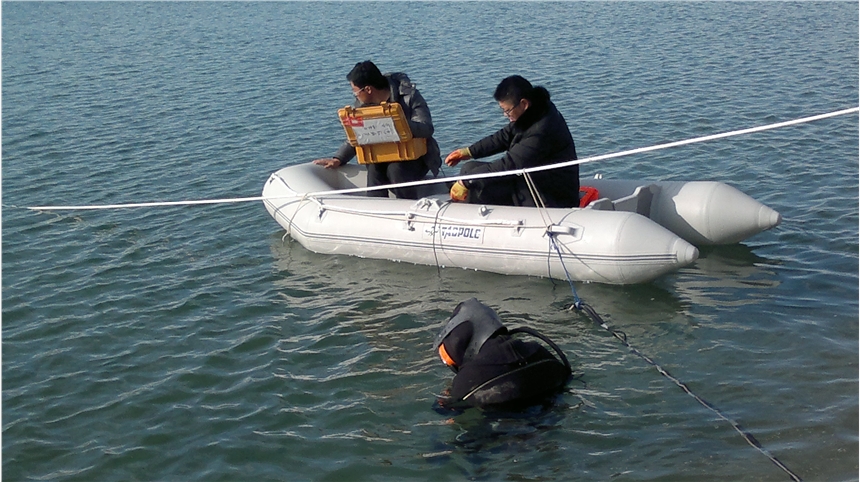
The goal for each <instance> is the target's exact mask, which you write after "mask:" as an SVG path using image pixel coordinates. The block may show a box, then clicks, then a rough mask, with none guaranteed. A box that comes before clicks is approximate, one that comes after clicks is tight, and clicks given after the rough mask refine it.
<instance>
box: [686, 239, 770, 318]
mask: <svg viewBox="0 0 860 482" xmlns="http://www.w3.org/2000/svg"><path fill="white" fill-rule="evenodd" d="M779 264H780V262H779V261H778V260H770V259H767V258H764V257H761V256H759V255H757V254H755V253H754V252H753V251H752V249H751V248H750V247H748V246H746V245H743V244H736V245H730V246H713V247H705V248H703V249H702V250H701V251H700V254H699V259H698V260H696V262H695V263H694V264H693V265H692V266H690V267H688V268H685V269H683V270H681V271H680V272H679V274H678V276H677V281H676V282H675V291H676V293H678V294H679V295H680V296H682V297H683V298H684V299H686V300H689V302H690V303H692V304H695V305H703V306H718V305H719V306H741V305H747V304H757V303H759V302H760V301H761V299H762V298H763V297H764V296H766V293H765V292H764V291H765V290H771V289H773V288H776V287H778V286H779V285H780V281H779V276H778V275H777V273H776V272H775V271H774V270H773V269H772V268H771V267H772V266H778V265H779Z"/></svg>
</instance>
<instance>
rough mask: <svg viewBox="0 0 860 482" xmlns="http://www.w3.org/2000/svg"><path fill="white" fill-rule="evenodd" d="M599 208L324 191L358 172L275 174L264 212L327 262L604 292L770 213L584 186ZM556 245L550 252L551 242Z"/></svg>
mask: <svg viewBox="0 0 860 482" xmlns="http://www.w3.org/2000/svg"><path fill="white" fill-rule="evenodd" d="M582 184H583V185H588V186H593V187H596V188H597V189H598V190H599V192H600V199H598V200H596V201H594V202H592V203H591V204H590V205H589V206H587V207H585V208H582V209H579V208H576V209H561V208H550V209H542V210H541V209H536V208H525V207H512V206H493V205H477V204H465V203H452V202H450V201H449V198H448V191H447V187H446V186H445V185H444V184H433V185H426V186H421V189H422V190H423V191H425V192H423V193H422V194H424V195H425V197H423V198H421V199H419V200H417V201H415V200H406V199H394V198H373V197H366V196H365V195H364V194H343V193H332V191H337V190H346V189H354V188H362V187H365V186H366V171H365V169H364V167H363V166H360V165H359V166H357V165H352V164H348V165H346V166H343V167H341V168H339V169H324V168H322V167H321V166H317V165H314V164H312V163H308V164H300V165H295V166H290V167H286V168H283V169H281V170H280V171H278V172H276V173H274V174H272V175H271V176H270V178H269V180H268V181H266V184H265V186H264V187H263V197H264V204H265V206H266V209H267V210H268V212H269V213H270V214H271V215H272V217H273V218H275V220H276V221H277V222H278V223H279V224H280V225H281V226H282V227H283V228H284V229H285V230H286V234H287V235H289V236H290V237H292V238H293V239H295V240H296V241H298V242H299V243H300V244H302V246H304V247H305V248H307V249H309V250H311V251H314V252H317V253H324V254H347V255H352V256H360V257H366V258H378V259H389V260H394V261H406V262H410V263H416V264H425V265H432V266H437V265H438V266H442V267H461V268H467V269H475V270H481V271H489V272H494V273H501V274H512V275H531V276H546V277H553V278H557V279H565V271H567V272H568V274H569V275H570V277H571V279H573V280H578V281H595V282H601V283H611V284H632V283H641V282H645V281H649V280H652V279H654V278H656V277H658V276H660V275H662V274H665V273H668V272H671V271H675V270H677V269H678V268H681V267H683V266H686V265H688V264H690V263H692V262H693V261H695V260H696V258H697V257H698V250H697V249H696V247H695V246H694V244H699V245H706V244H730V243H736V242H738V241H740V240H742V239H745V238H747V237H749V236H752V235H753V234H756V233H758V232H761V231H764V230H766V229H769V228H772V227H774V226H776V225H777V224H779V222H780V216H779V214H778V213H777V212H776V211H774V210H772V209H770V208H768V207H767V206H764V205H763V204H761V203H759V202H758V201H755V200H754V199H752V198H750V197H749V196H747V195H746V194H744V193H742V192H740V191H738V190H737V189H734V188H732V187H730V186H728V185H726V184H723V183H718V182H639V181H618V180H608V179H593V180H592V179H588V180H583V182H582ZM553 241H554V242H553Z"/></svg>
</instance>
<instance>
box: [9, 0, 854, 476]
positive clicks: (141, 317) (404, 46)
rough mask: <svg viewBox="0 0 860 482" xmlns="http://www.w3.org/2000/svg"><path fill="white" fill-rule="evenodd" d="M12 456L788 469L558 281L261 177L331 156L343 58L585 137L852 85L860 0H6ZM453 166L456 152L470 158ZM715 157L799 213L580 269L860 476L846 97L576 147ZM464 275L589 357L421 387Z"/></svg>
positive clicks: (632, 313) (714, 167)
mask: <svg viewBox="0 0 860 482" xmlns="http://www.w3.org/2000/svg"><path fill="white" fill-rule="evenodd" d="M2 52H3V57H2V87H3V92H2V101H3V103H2V106H3V110H2V128H3V130H2V144H3V145H2V200H3V210H2V291H3V296H2V329H3V330H2V336H3V340H2V341H3V343H2V361H3V372H2V383H3V385H2V387H3V399H2V427H3V428H2V458H3V470H2V475H3V479H4V480H9V481H34V480H52V481H75V480H80V481H95V480H98V481H110V480H123V481H126V480H177V481H178V480H182V481H186V480H201V481H204V480H205V481H219V480H254V481H261V480H273V481H274V480H332V481H341V480H391V481H402V480H437V481H438V480H466V479H469V480H487V481H495V480H560V481H561V480H564V481H568V480H610V479H612V480H661V481H675V480H715V481H716V480H721V481H736V480H763V481H770V480H789V477H788V474H787V473H786V472H784V471H782V470H781V469H780V468H779V467H777V466H776V465H774V464H773V463H771V461H770V460H768V458H767V457H765V456H764V455H763V454H762V453H760V452H758V451H757V450H755V449H754V448H753V447H751V446H750V445H749V444H747V442H746V441H745V440H744V439H743V438H742V437H741V436H740V435H739V434H738V433H737V432H736V431H735V430H734V429H733V428H732V426H731V425H730V424H729V423H727V422H726V421H724V420H722V419H720V418H719V417H718V416H716V414H715V413H713V412H711V411H709V410H707V409H706V408H704V407H703V406H702V405H700V404H699V403H697V402H696V401H695V400H694V399H693V398H691V397H690V396H688V395H687V394H685V393H684V392H683V391H682V390H680V389H679V388H678V387H677V386H676V385H674V384H673V383H672V382H671V381H670V380H668V379H667V378H665V377H663V376H661V375H660V374H659V373H658V372H657V371H656V370H655V369H654V368H653V367H651V366H650V365H648V364H647V363H645V362H644V361H643V360H642V359H641V358H639V357H637V356H636V355H634V354H633V353H631V352H630V351H629V350H628V349H627V348H626V347H624V346H623V345H622V344H621V343H620V342H619V341H618V340H617V339H615V338H613V337H612V336H611V335H610V334H609V333H607V332H606V331H605V330H603V329H601V328H600V327H598V326H596V325H595V324H594V323H592V322H591V321H590V320H589V319H588V318H587V317H586V316H584V315H583V314H581V313H574V312H570V311H567V310H566V309H565V308H566V306H567V305H569V304H570V302H571V291H570V289H569V288H568V287H567V286H566V285H565V284H563V283H558V282H555V283H554V282H552V281H550V280H547V279H539V278H527V277H505V276H499V275H492V274H486V273H477V272H471V271H464V270H454V269H441V270H437V269H436V268H435V267H427V266H412V265H409V264H402V263H392V262H386V261H375V260H365V259H359V258H351V257H339V256H321V255H316V254H313V253H310V252H308V251H307V250H305V249H304V248H302V247H301V246H299V245H298V244H296V243H291V242H290V241H289V239H286V240H283V239H282V237H283V235H284V232H283V231H282V230H281V229H280V228H279V227H278V226H277V224H276V223H275V222H274V221H273V220H272V219H271V218H270V217H269V216H268V214H267V213H266V212H265V210H264V208H263V206H262V203H259V202H253V203H240V204H229V205H212V206H191V207H164V208H139V209H114V210H106V211H76V212H55V213H34V212H32V211H28V210H25V209H23V207H26V206H34V205H46V204H49V205H80V204H114V203H131V202H143V201H181V200H188V199H211V198H231V197H248V196H258V195H259V193H260V191H261V189H262V185H263V183H264V181H265V180H266V178H267V177H268V175H269V174H270V173H271V172H273V171H275V170H277V169H279V168H281V167H283V166H285V165H289V164H295V163H301V162H307V161H309V160H311V159H314V158H317V157H325V156H328V155H330V154H332V153H333V152H334V150H335V148H336V147H337V146H338V144H339V143H340V142H341V141H342V139H343V130H342V128H341V127H340V126H339V124H338V122H337V117H336V110H337V109H338V108H339V107H342V106H344V105H346V104H348V103H351V101H352V95H351V92H350V90H349V86H348V84H347V83H346V81H345V75H346V73H347V72H348V71H349V69H350V68H351V67H352V65H353V64H354V63H355V62H358V61H361V60H365V59H372V60H374V61H375V62H376V63H377V64H378V65H379V66H380V67H381V68H382V69H383V70H385V71H391V70H394V71H404V72H407V73H408V74H409V75H410V76H411V78H412V79H413V81H415V82H416V83H417V84H418V86H419V89H421V92H422V94H424V96H425V97H426V99H427V101H428V103H429V105H430V107H431V110H432V113H433V116H434V121H435V126H436V138H437V140H438V141H439V143H440V146H441V148H442V150H443V152H444V153H447V152H449V151H450V150H453V149H455V148H459V147H463V146H465V145H468V144H470V143H471V142H473V141H475V140H477V139H479V138H480V137H482V136H484V135H487V134H489V133H491V132H493V131H495V130H496V129H498V128H500V127H501V126H502V125H503V122H504V119H503V118H502V116H501V115H500V113H499V109H498V106H497V105H496V103H495V102H494V101H493V100H492V92H493V89H494V88H495V86H496V84H497V83H498V82H499V80H500V79H501V78H503V77H505V76H507V75H512V74H521V75H523V76H525V77H526V78H528V79H530V80H531V81H533V82H534V83H535V84H539V85H544V86H546V87H547V88H548V89H549V91H550V92H551V93H552V96H553V100H554V101H555V103H556V104H557V105H558V107H559V109H560V110H561V112H562V113H563V114H564V115H565V117H566V119H567V121H568V124H569V125H570V128H571V131H572V132H573V135H574V138H575V140H576V144H577V151H578V152H579V154H580V157H587V156H595V155H600V154H607V153H612V152H617V151H621V150H626V149H632V148H636V147H644V146H649V145H653V144H659V143H664V142H670V141H675V140H682V139H687V138H692V137H698V136H703V135H708V134H714V133H719V132H725V131H731V130H735V129H742V128H747V127H753V126H758V125H765V124H770V123H775V122H780V121H786V120H791V119H795V118H800V117H805V116H810V115H815V114H821V113H826V112H831V111H836V110H840V109H845V108H851V107H856V106H857V105H858V71H860V67H858V4H857V2H824V3H814V2H792V3H782V2H762V3H759V2H755V3H744V2H728V3H723V2H708V3H677V2H667V3H650V2H637V3H623V2H619V3H604V2H593V3H591V2H573V3H519V2H516V3H484V2H470V3H459V2H454V3H433V2H426V3H425V2H421V3H411V2H408V3H407V2H395V3H370V2H350V3H313V2H310V3H292V2H284V3H196V2H192V3H122V2H117V3H89V2H72V3H53V2H51V3H41V2H38V3H36V2H34V3H30V2H26V3H18V2H4V3H3V5H2ZM448 173H449V174H453V171H449V172H448ZM595 173H603V174H604V176H606V177H622V178H641V179H667V180H682V179H688V180H698V179H702V180H720V181H725V182H727V183H730V184H731V185H733V186H735V187H738V188H739V189H741V190H743V191H745V192H747V193H748V194H750V195H752V196H753V197H755V198H756V199H759V200H760V201H762V202H764V203H766V204H768V205H769V206H771V207H773V208H774V209H776V210H778V211H779V212H780V213H781V214H782V216H783V223H782V224H781V225H780V226H778V227H777V228H776V229H774V230H772V231H768V232H765V233H762V234H759V235H757V236H755V237H753V238H751V239H749V240H748V241H746V242H744V243H743V244H740V245H735V246H726V247H719V248H711V249H703V250H702V255H701V258H700V259H699V260H698V261H697V262H696V263H695V264H693V265H692V266H690V267H688V268H685V269H683V270H681V271H679V272H677V273H674V274H670V275H667V276H663V277H661V278H660V279H658V280H656V281H654V282H652V283H648V284H642V285H635V286H608V285H600V284H579V285H577V291H578V294H579V295H580V296H581V297H582V299H583V300H584V301H585V302H586V303H588V304H590V305H591V306H593V307H594V308H595V309H596V310H597V311H598V312H599V313H600V314H601V316H602V317H603V318H604V320H606V321H607V322H608V323H609V324H610V325H611V326H612V327H613V328H616V329H619V330H623V331H624V332H625V333H626V334H627V336H628V340H629V342H630V344H631V345H632V346H633V347H635V348H636V349H638V350H640V351H641V352H642V353H644V354H646V355H648V356H650V357H652V358H653V359H654V360H655V361H656V362H657V363H659V364H660V365H661V366H662V367H664V368H665V369H666V370H668V371H669V372H671V373H672V374H673V375H674V376H676V377H677V378H678V379H680V380H681V381H683V382H684V383H686V384H687V385H689V387H690V388H691V389H692V390H693V391H694V392H695V393H696V394H697V395H699V396H700V397H702V398H703V399H705V400H707V401H708V402H710V403H712V404H713V405H714V406H715V407H717V408H719V409H720V410H721V411H722V412H723V413H724V414H725V415H726V416H727V417H729V418H731V419H732V420H734V421H736V422H738V423H739V424H741V425H742V426H743V428H744V429H746V430H748V431H749V433H751V434H753V435H754V436H755V437H756V439H757V440H758V441H760V442H761V444H762V446H763V447H764V448H765V449H766V450H767V451H768V452H770V453H771V454H773V455H774V456H775V457H777V458H778V459H779V460H780V461H782V462H783V463H784V464H785V465H786V466H787V467H789V468H790V470H792V471H793V472H795V473H797V474H798V475H799V476H800V477H802V478H803V479H804V480H826V481H840V480H857V477H858V309H860V308H858V223H860V221H858V116H857V115H856V114H854V115H847V116H840V117H836V118H832V119H828V120H823V121H818V122H814V123H810V124H804V125H800V126H794V127H788V128H784V129H778V130H773V131H768V132H764V133H759V134H752V135H747V136H742V137H734V138H730V139H723V140H718V141H712V142H707V143H701V144H694V145H690V146H686V147H680V148H675V149H669V150H661V151H656V152H652V153H649V154H641V155H637V156H631V157H623V158H619V159H614V160H611V161H605V162H600V163H594V164H588V165H586V166H583V168H582V176H583V178H586V177H590V176H592V175H593V174H595ZM472 296H475V297H477V298H479V299H480V300H482V301H484V302H485V303H487V304H489V305H490V306H492V307H493V308H495V309H496V310H498V311H499V313H500V314H501V316H502V317H503V319H504V320H505V322H506V323H507V324H508V325H509V326H519V325H528V326H532V327H534V328H536V329H538V330H540V331H542V332H543V333H545V334H546V335H548V336H549V337H551V338H552V339H553V340H554V341H556V342H557V343H558V344H559V345H560V346H561V347H562V348H563V349H564V350H565V352H566V353H567V354H568V356H569V357H570V358H571V361H572V363H573V365H574V369H575V372H576V374H577V379H576V380H574V381H572V382H571V383H570V385H569V387H568V390H567V391H566V392H565V393H563V394H561V395H559V396H558V397H557V398H556V399H555V400H554V401H553V403H552V404H551V406H549V407H547V408H544V409H542V410H538V409H535V410H532V411H529V412H526V413H521V414H492V413H482V412H480V411H477V410H470V411H466V412H464V413H462V414H459V415H451V414H440V413H437V412H436V411H434V410H433V402H434V400H435V398H436V395H437V394H439V393H440V392H442V390H444V389H445V388H446V386H447V385H448V383H449V381H450V376H451V374H450V372H449V371H448V370H447V369H446V368H445V367H444V366H443V365H442V364H441V362H440V361H439V360H438V359H437V358H436V357H435V356H434V354H433V352H432V342H433V338H434V336H435V335H436V333H437V332H438V330H439V329H440V328H441V326H442V324H443V323H444V321H445V320H446V319H447V317H448V316H449V315H450V312H451V310H452V309H453V308H454V307H455V306H456V304H457V303H458V302H460V301H462V300H464V299H466V298H469V297H472Z"/></svg>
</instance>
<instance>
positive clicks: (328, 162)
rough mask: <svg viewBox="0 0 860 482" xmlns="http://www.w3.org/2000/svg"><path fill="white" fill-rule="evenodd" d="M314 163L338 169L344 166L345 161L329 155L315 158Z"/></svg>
mask: <svg viewBox="0 0 860 482" xmlns="http://www.w3.org/2000/svg"><path fill="white" fill-rule="evenodd" d="M314 164H316V165H318V166H322V167H324V168H326V169H337V168H338V167H340V166H342V165H343V163H341V162H340V159H335V158H334V157H327V158H325V159H316V160H314Z"/></svg>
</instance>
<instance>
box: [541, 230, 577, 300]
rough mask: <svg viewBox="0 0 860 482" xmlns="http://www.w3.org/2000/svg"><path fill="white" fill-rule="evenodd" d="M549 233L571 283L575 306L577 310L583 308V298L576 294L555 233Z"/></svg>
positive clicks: (551, 242) (550, 240)
mask: <svg viewBox="0 0 860 482" xmlns="http://www.w3.org/2000/svg"><path fill="white" fill-rule="evenodd" d="M547 234H548V235H549V242H550V244H552V247H553V248H555V252H556V254H558V260H559V262H561V267H562V269H563V270H564V276H565V277H567V284H569V285H570V291H571V292H572V293H573V307H574V308H576V309H577V310H581V309H582V300H581V299H579V295H577V294H576V288H575V287H574V286H573V280H571V279H570V273H568V271H567V266H565V265H564V259H563V258H562V257H561V250H560V249H558V244H556V242H555V237H556V234H555V233H547Z"/></svg>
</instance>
